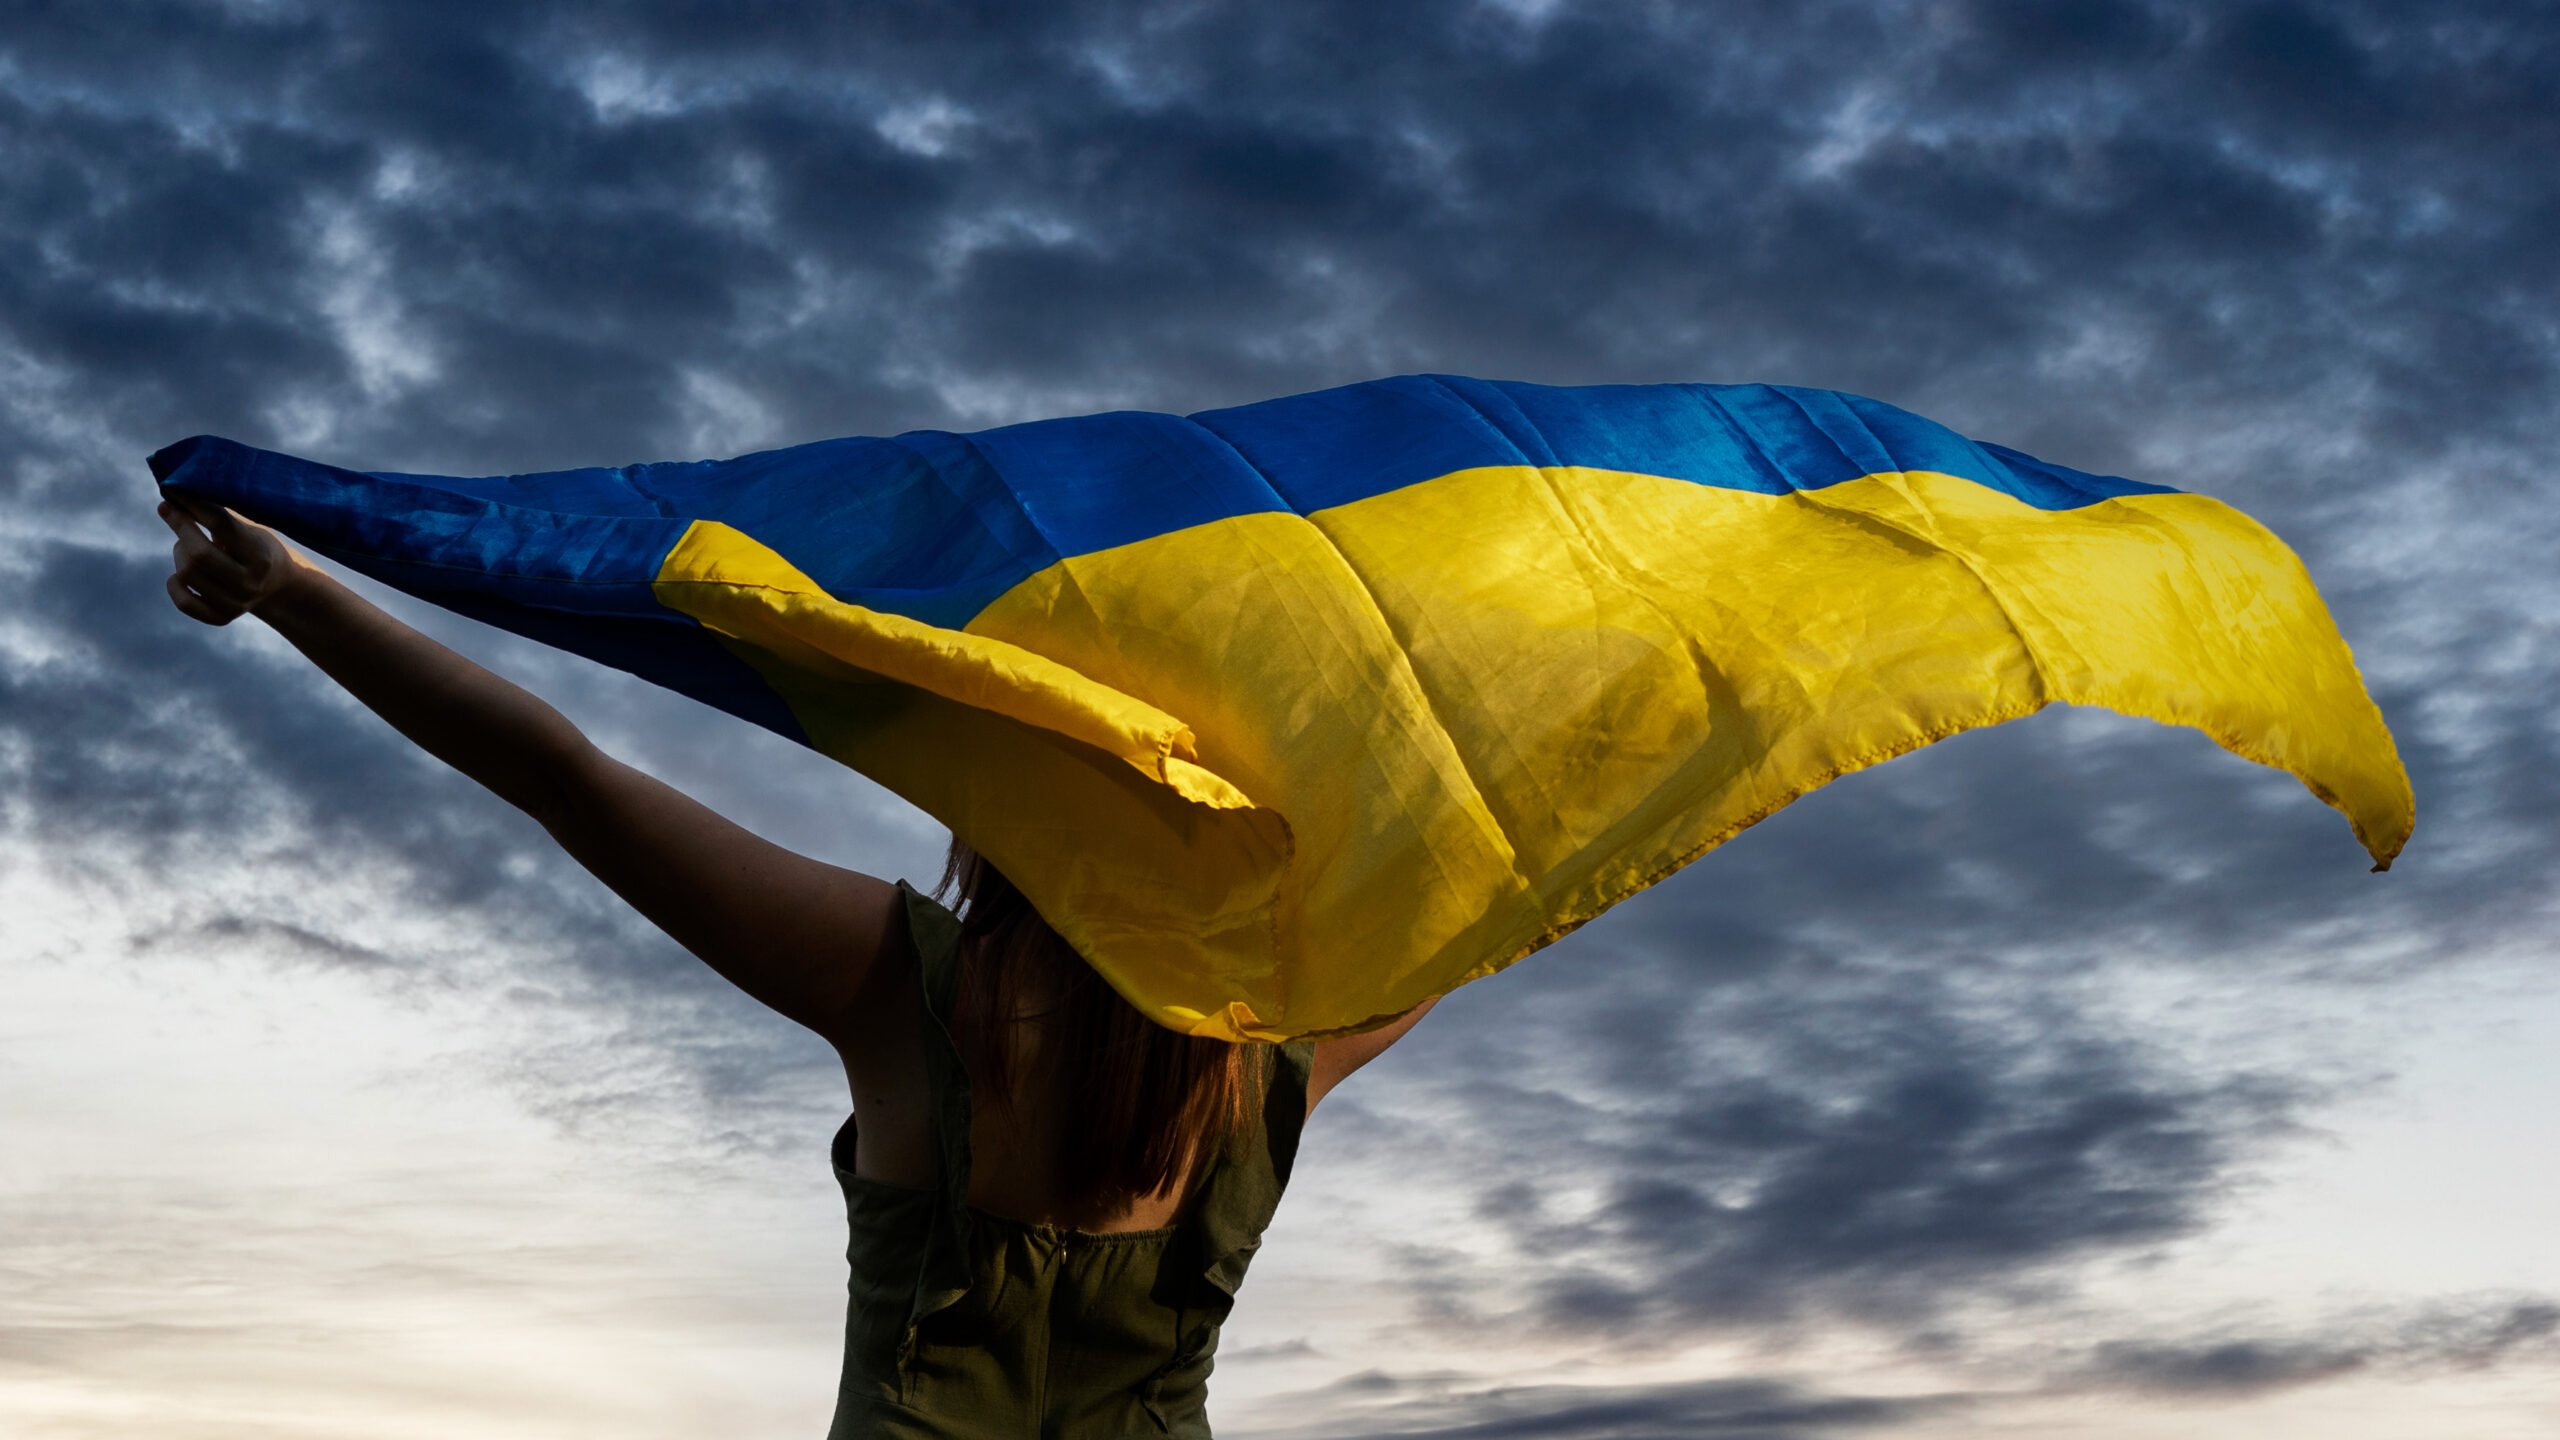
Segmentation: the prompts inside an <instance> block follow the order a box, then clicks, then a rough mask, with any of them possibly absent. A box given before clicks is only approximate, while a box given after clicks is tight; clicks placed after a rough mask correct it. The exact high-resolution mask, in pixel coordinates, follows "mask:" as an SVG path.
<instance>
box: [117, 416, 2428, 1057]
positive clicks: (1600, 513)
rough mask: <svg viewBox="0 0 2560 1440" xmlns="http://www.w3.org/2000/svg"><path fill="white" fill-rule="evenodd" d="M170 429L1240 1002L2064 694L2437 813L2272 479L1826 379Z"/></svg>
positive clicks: (1637, 886)
mask: <svg viewBox="0 0 2560 1440" xmlns="http://www.w3.org/2000/svg"><path fill="white" fill-rule="evenodd" d="M151 464H152V469H153V472H154V473H155V474H156V475H157V476H158V477H159V478H160V480H161V481H162V483H163V484H164V485H166V486H168V487H169V488H171V489H174V490H180V491H184V492H186V493H189V494H191V495H197V496H202V497H204V498H207V499H212V500H217V501H220V502H222V503H224V504H226V505H229V506H231V507H232V508H234V509H236V510H238V511H240V512H241V513H243V514H245V515H249V516H251V517H253V518H255V519H258V520H262V521H265V522H267V523H269V524H272V525H274V526H276V527H277V528H279V529H281V530H283V531H284V532H285V533H286V534H288V535H291V536H292V537H294V538H295V539H296V540H298V541H300V542H301V543H303V544H305V545H307V546H309V547H310V548H311V549H313V550H315V551H317V552H319V553H321V554H324V555H327V556H329V557H331V558H333V559H335V560H338V561H340V562H341V563H344V564H346V565H348V566H350V567H352V568H354V569H357V570H360V571H363V572H364V573H366V574H368V575H372V576H374V577H376V578H377V579H380V580H383V581H386V582H388V583H390V584H392V585H395V586H397V587H399V588H401V589H403V590H406V591H409V592H411V593H413V594H416V595H419V596H423V597H425V598H427V599H430V600H433V601H436V602H437V603H439V604H442V605H445V606H447V607H449V608H451V609H454V610H457V611H460V612H462V613H463V614H466V615H471V616H476V617H478V618H480V619H483V620H486V621H488V622H490V623H492V624H495V625H499V626H502V627H504V628H506V629H509V630H513V631H516V632H517V633H519V634H523V635H528V636H531V637H533V638H534V639H537V640H541V641H545V642H548V643H550V644H553V645H557V646H560V647H561V648H563V649H568V650H573V651H576V652H578V653H579V654H582V655H587V656H590V657H592V658H594V659H597V660H601V661H603V662H604V663H606V664H609V665H614V666H618V667H620V668H622V669H624V670H628V671H631V672H632V673H634V674H637V675H641V676H643V677H646V678H648V679H650V680H654V681H656V682H658V683H659V684H662V685H665V686H668V687H670V688H672V689H675V690H679V691H682V692H683V693H685V694H687V695H691V696H693V697H695V698H697V699H700V700H703V701H706V702H708V703H710V704H713V705H717V706H719V707H720V708H722V709H724V710H727V711H729V712H731V713H732V714H735V715H738V716H741V717H743V718H745V719H748V720H752V721H754V722H756V723H757V724H760V725H764V726H766V727H768V728H770V729H773V730H776V731H779V732H781V733H782V734H784V735H787V736H790V737H791V738H792V739H795V740H798V741H801V742H802V743H805V744H808V745H811V746H814V747H816V748H817V749H819V750H821V751H823V752H825V753H826V754H828V755H831V756H833V757H835V758H836V759H838V760H840V761H842V762H844V763H845V764H847V765H850V766H852V767H854V768H855V769H857V770H860V771H861V772H862V773H864V774H866V775H869V776H871V777H872V778H874V779H876V780H878V781H879V782H880V783H882V784H883V785H886V786H887V787H888V788H889V789H891V790H894V791H896V792H897V793H898V794H900V795H903V796H905V797H906V798H907V799H909V800H911V801H913V802H914V803H915V804H917V805H918V806H920V807H922V808H923V809H924V810H925V811H927V812H928V813H930V814H932V815H933V816H935V817H936V818H937V819H939V820H941V821H943V822H944V823H946V824H948V825H950V826H951V828H952V829H953V830H954V831H955V832H956V833H957V834H958V835H960V837H961V838H963V839H965V840H967V841H968V842H969V843H970V844H971V845H973V846H975V847H976V848H977V849H978V850H979V851H980V852H981V853H983V854H985V855H986V856H987V857H988V858H989V859H990V860H992V861H993V862H994V863H995V864H996V865H997V866H998V867H999V868H1001V869H1002V870H1003V871H1004V872H1005V874H1006V875H1008V876H1009V877H1011V878H1012V879H1013V880H1014V881H1015V882H1016V883H1017V884H1018V885H1020V886H1021V888H1022V889H1023V891H1024V892H1025V893H1026V894H1027V895H1028V896H1029V897H1030V898H1031V899H1032V901H1033V903H1034V904H1036V905H1037V906H1038V907H1039V909H1040V912H1041V913H1042V914H1043V915H1044V916H1046V917H1048V919H1049V920H1050V921H1051V923H1052V924H1054V925H1055V926H1056V927H1057V929H1058V930H1059V931H1060V932H1061V933H1062V934H1064V935H1065V936H1066V937H1067V939H1068V940H1069V941H1070V942H1072V943H1073V944H1074V945H1075V946H1076V948H1077V949H1078V950H1080V951H1081V952H1082V953H1083V954H1084V955H1086V956H1087V957H1088V958H1089V959H1090V960H1091V961H1092V963H1093V964H1094V965H1095V967H1096V968H1097V969H1099V970H1100V971H1101V972H1102V973H1103V974H1104V975H1105V976H1106V977H1108V978H1109V980H1110V981H1111V983H1112V984H1113V985H1114V986H1116V987H1117V988H1118V989H1119V990H1120V992H1121V993H1122V994H1124V995H1126V996H1128V997H1129V999H1130V1000H1131V1001H1132V1002H1133V1003H1135V1004H1137V1005H1138V1006H1139V1007H1140V1008H1141V1009H1143V1010H1145V1011H1147V1012H1148V1013H1149V1014H1151V1015H1153V1016H1154V1017H1155V1018H1157V1019H1158V1020H1160V1021H1162V1022H1164V1023H1165V1024H1168V1025H1171V1026H1174V1027H1176V1028H1180V1029H1184V1030H1189V1031H1192V1032H1194V1033H1198V1034H1204V1035H1217V1036H1224V1037H1230V1038H1234V1037H1252V1038H1257V1039H1286V1038H1297V1037H1305V1036H1317V1035H1325V1034H1333V1033H1341V1032H1344V1031H1350V1030H1357V1029H1360V1028H1362V1027H1365V1026H1368V1025H1371V1024H1374V1023H1377V1022H1379V1021H1381V1020H1383V1019H1385V1018H1387V1017H1390V1016H1393V1015H1396V1014H1398V1013H1400V1012H1402V1011H1404V1010H1406V1009H1408V1008H1410V1007H1412V1006H1413V1005H1415V1004H1418V1003H1420V1002H1421V1001H1423V1000H1425V999H1428V998H1430V997H1431V996H1434V995H1438V994H1441V993H1443V992H1445V991H1447V990H1450V989H1452V988H1454V987H1456V986H1457V985H1460V984H1462V983H1464V982H1466V981H1468V980H1471V979H1474V978H1476V977H1477V976H1480V975H1485V974H1488V973H1490V972H1492V971H1494V970H1497V969H1500V968H1501V967H1503V966H1505V965H1507V964H1509V963H1510V962H1511V961H1513V960H1516V959H1518V958H1519V957H1520V956H1522V955H1524V954H1527V953H1528V952H1530V951H1532V950H1535V949H1537V948H1538V947H1539V946H1541V945H1544V944H1546V943H1547V942H1549V941H1551V940H1554V939H1555V938H1556V937H1558V936H1560V935H1562V934H1564V933H1565V932H1566V931H1568V930H1571V929H1572V928H1574V927H1575V926H1577V925H1579V924H1581V923H1582V922H1583V921H1585V920H1588V919H1590V918H1591V917H1592V916H1594V915H1597V914H1598V913H1600V912H1601V911H1602V910H1604V909H1607V908H1608V907H1609V906H1610V905H1612V904H1615V903H1616V902H1618V901H1619V900H1622V899H1625V898H1626V897H1627V896H1629V895H1632V894H1634V893H1635V892H1636V891H1638V890H1641V889H1643V888H1644V887H1645V886H1647V885H1650V884H1652V883H1653V882H1654V881H1656V880H1659V879H1661V878H1663V877H1664V876H1666V875H1668V874H1670V873H1671V872H1672V871H1674V870H1677V869H1678V868H1680V867H1681V866H1683V865H1685V864H1687V863H1688V862H1690V861H1691V860H1694V859H1696V858H1697V857H1698V856H1699V855H1701V854H1703V853H1705V852H1706V851H1708V850H1710V849H1712V848H1714V847H1715V846H1716V845H1719V844H1721V843H1723V842H1724V841H1725V840H1726V839H1728V838H1730V837H1731V836H1733V835H1734V834H1735V833H1736V832H1738V831H1740V830H1741V829H1743V828H1744V827H1745V826H1748V825H1750V824H1752V823H1753V822H1755V821H1757V820H1759V819H1761V818H1763V817H1764V816H1767V815H1769V814H1770V813H1772V812H1773V811H1775V810H1777V809H1778V808H1779V807H1780V806H1783V805H1785V804H1786V803H1787V802H1788V801H1790V800H1793V799H1795V798H1796V797H1797V796H1799V795H1802V794H1804V793H1805V792H1806V791H1808V790H1811V789H1813V788H1814V787H1816V786H1818V785H1821V784H1822V783H1823V782H1825V781H1827V780H1830V779H1831V778H1833V777H1834V776H1837V775H1842V774H1845V773H1847V772H1849V771H1852V770H1856V769H1859V768H1861V767H1864V766H1868V765H1873V764H1875V763H1877V762H1878V761H1881V760H1886V759H1889V758H1891V757H1893V756H1895V755H1899V754H1901V753H1903V752H1905V751H1907V750H1911V749H1915V748H1917V747H1919V746H1922V745H1926V744H1928V743H1929V742H1931V741H1933V740H1936V739H1939V738H1941V737H1943V736H1947V735H1952V734H1954V733H1955V732H1957V731H1959V730H1965V729H1970V728H1972V727H1974V726H1979V725H1990V724H1996V723H1998V722H2000V721H2002V720H2008V719H2013V718H2015V717H2017V716H2021V715H2027V714H2032V713H2034V712H2035V711H2037V710H2040V709H2042V708H2043V707H2045V706H2046V705H2049V704H2052V703H2054V702H2056V701H2064V702H2069V703H2073V704H2084V705H2102V706H2105V707H2107V708H2109V709H2113V710H2118V711H2122V712H2124V713H2126V714H2129V715H2142V716H2148V717H2150V718H2152V719H2155V720H2161V721H2165V722H2168V723H2170V724H2177V725H2188V726H2193V727H2194V728H2196V729H2199V730H2202V731H2204V732H2205V733H2206V734H2208V735H2210V736H2212V737H2213V738H2214V739H2215V740H2216V741H2218V742H2220V743H2221V744H2222V745H2223V746H2224V747H2225V748H2227V749H2229V750H2231V751H2233V752H2235V753H2237V754H2240V755H2243V756H2246V757H2247V758H2249V759H2252V760H2256V761H2259V762H2260V763H2263V764H2267V765H2272V766H2276V767H2278V768H2280V769H2284V770H2287V771H2290V772H2291V773H2293V774H2294V775H2296V776H2299V777H2300V778H2301V779H2302V781H2303V782H2304V783H2305V784H2306V785H2308V786H2309V787H2310V788H2311V790H2312V792H2313V793H2314V794H2316V795H2318V796H2319V797H2320V798H2321V799H2323V800H2325V801H2327V802H2328V803H2329V804H2331V805H2333V806H2336V807H2337V808H2338V809H2339V810H2340V811H2342V812H2344V813H2345V815H2346V817H2347V819H2348V821H2349V823H2350V824H2351V825H2353V827H2354V829H2355V833H2356V836H2357V838H2358V839H2359V840H2361V841H2362V842H2363V843H2364V845H2365V847H2366V849H2368V850H2369V851H2370V852H2371V853H2372V855H2373V858H2374V860H2375V861H2376V862H2377V863H2376V868H2377V869H2379V868H2382V867H2383V866H2387V865H2388V864H2389V863H2390V860H2391V857H2392V856H2393V855H2395V854H2397V853H2398V851H2399V849H2400V846H2401V844H2402V842H2403V841H2405V840H2406V839H2407V837H2408V834H2409V830H2410V825H2411V817H2412V810H2411V798H2410V792H2409V782H2408V778H2407V776H2406V774H2405V773H2404V772H2403V771H2402V769H2401V766H2400V761H2399V757H2398V754H2397V752H2396V751H2395V749H2394V748H2393V745H2392V740H2391V735H2390V732H2389V731H2388V730H2386V729H2385V728H2384V726H2383V723H2382V717H2381V715H2380V713H2379V712H2378V711H2377V710H2376V709H2375V707H2374V704H2373V702H2372V700H2371V699H2370V698H2368V696H2367V695H2366V693H2365V689H2364V685H2363V681H2362V680H2361V678H2360V677H2359V676H2358V674H2357V672H2356V668H2355V664H2354V661H2353V659H2352V657H2350V656H2349V654H2348V652H2347V647H2346V645H2345V644H2344V642H2343V641H2341V640H2340V638H2339V636H2338V632H2337V628H2336V626H2335V625H2334V624H2333V623H2332V622H2331V620H2330V618H2329V615H2328V612H2327V610H2326V609H2325V607H2323V605H2322V604H2321V601H2320V597H2319V594H2318V592H2317V591H2316V590H2314V589H2313V587H2312V583H2311V580H2310V577H2309V576H2308V575H2307V574H2305V573H2304V571H2303V568H2302V565H2301V563H2300V562H2299V561H2298V560H2297V559H2296V558H2295V557H2294V555H2293V553H2292V552H2291V551H2290V550H2288V549H2286V548H2285V546H2284V544H2283V543H2282V542H2281V541H2279V540H2277V539H2276V538H2275V537H2274V536H2273V535H2271V534H2269V533H2268V532H2267V531H2266V530H2265V529H2263V528H2262V527H2260V526H2259V525H2258V524H2257V523H2256V522H2254V521H2252V520H2250V519H2249V518H2248V517H2247V516H2244V515H2242V514H2240V513H2239V512H2238V511H2235V510H2233V509H2231V508H2230V507H2228V506H2225V505H2222V504H2220V503H2218V502H2216V501H2213V500H2210V499H2207V498H2205V497H2204V496H2201V495H2192V494H2185V493H2181V492H2179V491H2175V490H2171V489H2168V488H2166V487H2163V486H2159V485H2148V484H2142V483H2140V482H2137V481H2131V480H2122V479H2115V478H2111V477H2104V476H2096V475H2086V474H2082V473H2080V472H2078V471H2073V470H2066V469H2063V468H2062V467H2060V466H2056V465H2048V464H2045V463H2043V462H2041V461H2038V460H2035V459H2031V458H2029V457H2028V456H2025V455H2022V454H2020V453H2018V452H2017V451H2014V450H2007V449H2003V448H2001V447H1999V446H1996V445H1985V444H1979V443H1976V442H1974V441H1971V440H1967V439H1965V438H1963V437H1962V436H1959V435H1957V434H1955V433H1953V432H1952V431H1949V430H1947V429H1945V428H1943V427H1941V426H1938V425H1935V424H1932V423H1930V422H1929V421H1927V420H1923V419H1921V418H1919V417H1918V416H1915V415H1911V414H1909V413H1907V412H1905V411H1902V410H1897V409H1895V408H1894V407H1892V406H1890V405H1884V404H1880V403H1878V402H1876V401H1873V400H1866V399H1861V398H1859V397H1857V396H1852V395H1843V394H1836V393H1833V392H1830V391H1822V390H1802V389H1793V388H1788V387H1782V386H1765V385H1731V386H1725V385H1654V386H1606V387H1596V388H1585V389H1557V388H1551V387H1547V386H1539V385H1523V384H1510V383H1502V382H1492V381H1483V380H1469V379H1462V378H1458V377H1454V376H1436V375H1435V376H1409V377H1404V378H1400V379H1393V380H1380V381H1375V382H1371V383H1367V384H1360V385H1349V386H1345V387H1342V388H1340V389H1336V390H1326V391H1320V392H1317V393H1314V394H1309V395H1297V396H1291V397H1289V398H1286V399H1281V400H1272V401H1268V402H1265V403H1262V404H1258V405H1247V406H1242V407H1239V408H1236V409H1232V410H1212V411H1206V412H1203V413H1201V414H1197V415H1193V416H1189V417H1187V418H1186V417H1180V416H1173V415H1159V414H1143V413H1131V412H1122V413H1114V414H1106V415H1089V416H1082V417H1078V418H1074V419H1066V420H1049V421H1041V422H1037V423H1034V424H1027V425H1012V426H1006V427H1004V428H1001V429H996V430H987V431H981V432H979V433H977V434H972V435H959V434H949V433H944V432H940V431H919V432H915V433H911V434H906V435H901V436H898V437H896V438H895V439H871V438H862V439H846V440H829V441H823V442H820V443H817V444H812V445H802V446H797V447H794V448H791V449H787V450H776V451H770V452H767V453H764V454H758V455H748V456H742V457H740V458H738V459H735V460H727V461H706V462H700V463H692V464H659V465H634V466H626V467H623V468H619V469H590V470H567V471H558V472H553V473H549V474H538V475H512V476H498V477H492V478H487V479H456V478H450V477H445V476H424V475H398V474H359V473H357V472H354V471H348V470H340V469H336V468H333V467H330V466H326V465H319V464H314V463H312V462H309V461H305V460H298V459H294V458H291V457H288V456H284V455H278V454H273V453H270V452H267V451H261V450H254V449H250V448H248V447H246V446H242V445H238V444H235V443H233V442H230V441H226V440H220V439H215V438H212V437H199V438H197V439H193V440H187V441H183V442H181V443H179V444H177V445H173V446H171V447H169V448H168V449H166V450H163V451H161V452H160V453H159V454H157V455H155V456H153V457H152V460H151Z"/></svg>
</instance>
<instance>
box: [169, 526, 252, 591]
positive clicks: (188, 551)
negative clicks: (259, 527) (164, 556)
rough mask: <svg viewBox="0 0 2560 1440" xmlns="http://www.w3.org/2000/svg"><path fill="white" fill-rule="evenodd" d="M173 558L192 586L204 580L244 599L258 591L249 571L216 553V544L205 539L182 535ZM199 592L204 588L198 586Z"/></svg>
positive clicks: (217, 551) (172, 551) (222, 553)
mask: <svg viewBox="0 0 2560 1440" xmlns="http://www.w3.org/2000/svg"><path fill="white" fill-rule="evenodd" d="M170 554H171V555H172V556H174V557H175V558H176V560H177V566H178V572H179V573H180V574H182V575H185V576H186V577H187V579H188V583H189V584H196V582H197V581H198V580H199V579H200V578H201V579H209V580H211V581H213V583H215V584H216V585H219V586H221V587H222V588H223V589H224V590H226V591H231V590H236V591H239V592H241V593H242V594H244V595H245V594H246V593H248V592H249V591H250V590H252V589H254V588H256V587H255V586H254V585H253V584H252V583H251V581H250V579H249V567H247V566H245V565H243V564H241V563H240V562H239V561H238V560H236V559H233V558H232V557H231V556H230V555H228V554H225V553H224V552H222V551H220V550H217V549H215V548H214V546H213V542H212V541H210V540H207V539H205V538H204V537H203V536H202V535H195V534H186V535H180V536H179V537H178V543H177V544H176V545H173V546H171V547H170ZM196 588H198V589H202V588H204V587H203V586H202V585H201V584H196Z"/></svg>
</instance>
